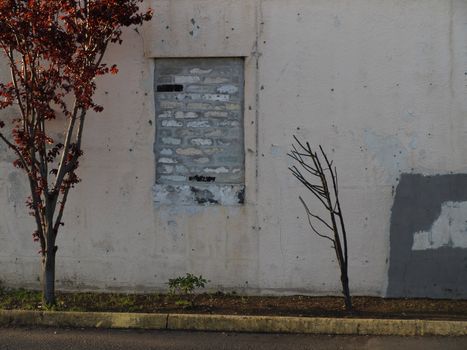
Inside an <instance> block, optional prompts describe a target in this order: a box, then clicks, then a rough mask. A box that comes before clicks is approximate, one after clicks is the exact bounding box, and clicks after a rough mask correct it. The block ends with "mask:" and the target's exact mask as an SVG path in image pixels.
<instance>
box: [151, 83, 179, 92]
mask: <svg viewBox="0 0 467 350" xmlns="http://www.w3.org/2000/svg"><path fill="white" fill-rule="evenodd" d="M180 91H183V85H180V84H162V85H157V92H180Z"/></svg>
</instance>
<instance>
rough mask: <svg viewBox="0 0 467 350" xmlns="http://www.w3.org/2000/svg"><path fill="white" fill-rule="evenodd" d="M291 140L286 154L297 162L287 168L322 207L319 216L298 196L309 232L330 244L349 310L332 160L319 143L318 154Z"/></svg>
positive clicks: (343, 239) (341, 219) (342, 226)
mask: <svg viewBox="0 0 467 350" xmlns="http://www.w3.org/2000/svg"><path fill="white" fill-rule="evenodd" d="M294 139H295V141H296V143H297V144H296V145H295V144H293V145H292V151H291V152H290V153H289V154H288V156H289V157H291V158H292V159H293V160H295V161H296V162H297V163H298V164H297V165H294V166H291V167H290V168H289V169H290V171H291V172H292V174H293V175H294V176H295V177H296V178H297V179H298V181H300V182H301V183H302V184H303V185H304V186H305V188H306V189H307V190H308V191H310V192H311V193H312V194H313V196H314V197H315V198H316V199H317V200H318V201H319V203H320V205H321V206H322V207H323V208H324V212H326V213H327V214H328V215H326V216H322V215H319V214H317V213H316V212H314V211H312V210H310V207H309V206H308V205H307V203H306V202H305V200H304V199H303V197H302V196H299V199H300V202H301V203H302V204H303V207H304V208H305V212H306V214H307V217H308V223H309V225H310V228H311V230H312V232H314V233H315V234H317V235H318V236H319V237H322V238H324V239H327V240H329V241H330V242H331V243H332V247H333V249H334V251H335V254H336V257H337V262H338V263H339V268H340V274H341V283H342V293H343V294H344V300H345V308H346V310H348V311H351V310H352V299H351V296H350V290H349V275H348V261H349V259H348V253H347V249H348V247H347V231H346V229H345V224H344V217H343V215H342V209H341V204H340V200H339V184H338V180H337V169H336V167H333V161H330V160H329V158H328V156H327V155H326V153H325V152H324V150H323V148H322V147H321V146H319V153H318V152H317V151H313V149H312V148H311V146H310V144H309V143H308V142H306V143H303V142H301V141H299V140H298V138H297V137H296V136H294Z"/></svg>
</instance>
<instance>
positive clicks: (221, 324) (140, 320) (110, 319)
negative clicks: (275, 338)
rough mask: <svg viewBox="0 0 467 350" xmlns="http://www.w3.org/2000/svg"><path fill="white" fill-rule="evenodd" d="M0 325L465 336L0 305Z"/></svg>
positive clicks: (446, 331) (344, 324) (462, 325)
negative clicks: (2, 306)
mask: <svg viewBox="0 0 467 350" xmlns="http://www.w3.org/2000/svg"><path fill="white" fill-rule="evenodd" d="M0 326H54V327H76V328H123V329H130V328H131V329H159V330H161V329H164V330H193V331H223V332H257V333H302V334H336V335H397V336H424V335H431V336H466V335H467V321H434V320H399V319H361V318H324V317H278V316H234V315H196V314H140V313H111V312H58V311H25V310H0Z"/></svg>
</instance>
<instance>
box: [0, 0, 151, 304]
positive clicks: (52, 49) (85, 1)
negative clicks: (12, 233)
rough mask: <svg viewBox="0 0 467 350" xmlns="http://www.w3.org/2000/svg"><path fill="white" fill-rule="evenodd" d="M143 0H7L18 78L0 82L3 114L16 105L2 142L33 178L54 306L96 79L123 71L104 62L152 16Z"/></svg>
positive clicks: (2, 11)
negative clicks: (58, 132)
mask: <svg viewBox="0 0 467 350" xmlns="http://www.w3.org/2000/svg"><path fill="white" fill-rule="evenodd" d="M142 1H143V0H0V18H1V20H0V47H1V49H2V50H3V52H4V54H5V57H6V59H7V61H8V63H9V67H10V70H11V81H9V82H4V83H1V82H0V109H4V108H7V107H10V106H16V107H17V108H12V109H11V111H12V115H10V116H8V118H7V120H8V122H11V123H12V125H11V133H10V132H5V131H3V132H2V129H3V128H5V124H6V121H7V120H0V139H1V140H2V141H3V142H5V143H6V145H7V146H8V147H9V148H10V149H11V150H12V151H13V152H14V153H15V155H16V158H17V159H16V160H15V161H14V166H15V167H17V168H20V169H22V170H24V172H25V173H26V174H27V178H28V180H29V186H30V190H31V196H30V197H29V198H28V200H27V206H28V207H29V209H30V211H31V215H32V216H34V218H35V222H36V230H35V231H34V233H33V238H34V240H35V241H38V242H39V244H40V254H41V264H42V280H41V283H42V291H43V302H44V303H45V304H48V305H51V304H54V303H55V255H56V252H57V246H56V245H55V242H56V239H57V234H58V231H59V227H60V226H61V225H63V222H62V216H63V212H64V208H65V204H66V201H67V196H68V192H69V190H70V188H72V187H74V185H75V184H77V183H78V182H79V181H80V179H79V177H78V176H77V174H76V170H77V168H78V166H79V160H80V158H81V156H82V155H83V151H82V148H81V140H82V137H83V129H84V122H85V118H86V114H87V112H88V111H89V110H93V111H94V112H102V110H103V107H102V106H100V105H98V104H96V103H95V102H94V100H93V95H94V92H95V90H96V83H95V80H96V78H97V77H98V76H101V75H105V74H108V73H112V74H115V73H117V71H118V70H117V68H116V66H115V65H112V66H108V65H107V64H105V63H103V57H104V54H105V51H106V49H107V47H108V45H109V44H111V43H118V44H121V42H122V40H121V35H122V28H123V27H128V26H132V25H141V24H142V23H143V22H144V21H147V20H149V19H150V18H151V11H147V12H143V13H142V12H140V10H139V5H140V3H141V2H142ZM4 115H5V114H4ZM51 124H53V125H54V128H56V127H57V125H63V128H62V130H63V137H62V138H60V137H58V138H54V137H52V136H51V133H50V126H51Z"/></svg>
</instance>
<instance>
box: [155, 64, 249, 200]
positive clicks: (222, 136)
mask: <svg viewBox="0 0 467 350" xmlns="http://www.w3.org/2000/svg"><path fill="white" fill-rule="evenodd" d="M243 79H244V78H243V59H240V58H191V59H157V60H156V68H155V99H156V100H155V101H156V125H157V129H156V142H155V152H156V185H155V201H156V202H157V203H161V204H202V205H206V204H222V205H234V204H241V203H243V198H244V168H245V166H244V163H245V160H244V158H245V157H244V145H243V139H244V136H243V134H244V132H243Z"/></svg>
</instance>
